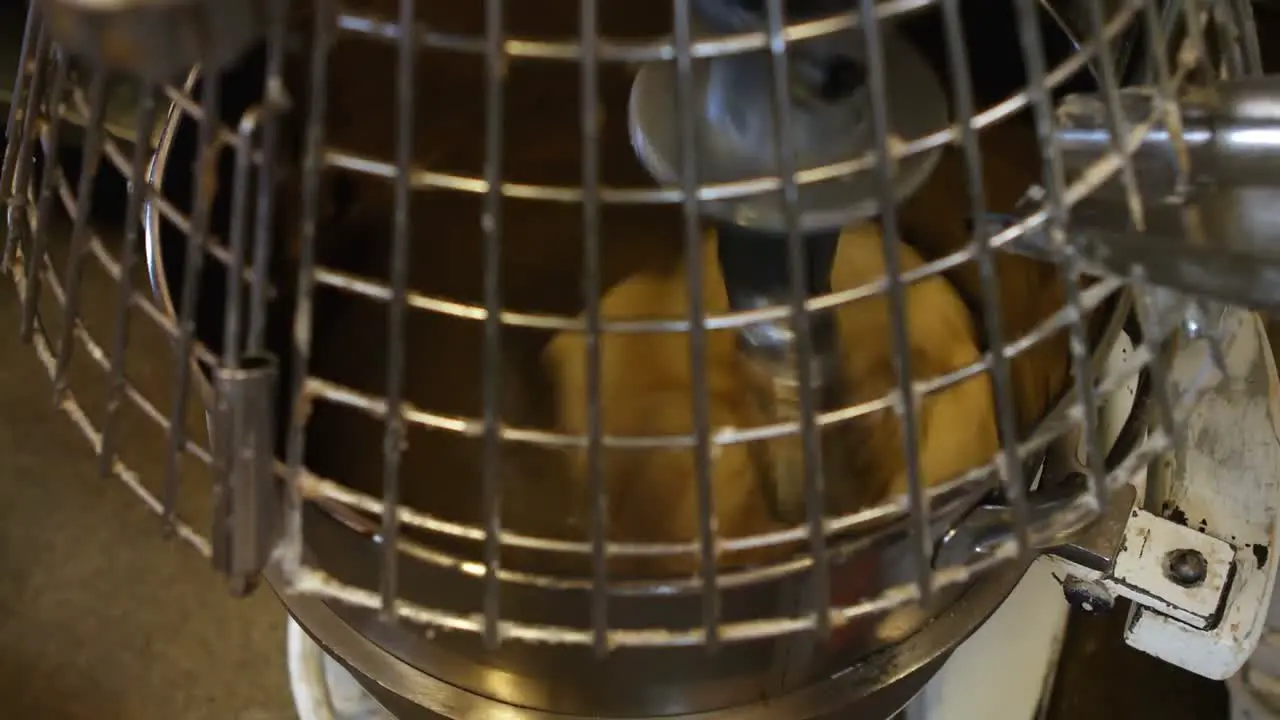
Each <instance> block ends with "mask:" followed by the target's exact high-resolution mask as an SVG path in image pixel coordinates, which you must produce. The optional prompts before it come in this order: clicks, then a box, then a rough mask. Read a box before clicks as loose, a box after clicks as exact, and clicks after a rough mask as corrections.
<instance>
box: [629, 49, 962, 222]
mask: <svg viewBox="0 0 1280 720" xmlns="http://www.w3.org/2000/svg"><path fill="white" fill-rule="evenodd" d="M881 41H882V45H883V52H884V59H883V65H884V72H885V75H886V79H885V87H886V89H887V92H888V95H889V97H888V100H887V105H886V107H887V109H888V131H889V133H888V134H889V136H890V139H891V144H892V146H893V147H892V148H891V150H892V151H893V155H892V159H891V161H890V162H891V163H892V176H893V187H894V194H895V197H896V198H897V199H902V198H905V197H907V196H908V195H910V194H911V193H912V192H914V191H915V190H916V189H917V188H919V187H920V185H921V184H922V183H923V182H924V181H925V179H926V178H927V177H928V176H929V173H930V172H931V171H932V170H933V168H934V166H935V165H936V164H937V162H938V158H939V155H940V153H941V148H939V147H934V148H931V149H927V150H923V151H920V152H913V153H907V152H905V151H904V148H905V146H906V143H907V141H908V140H912V139H915V138H918V137H921V136H924V135H927V134H928V133H930V132H932V131H933V130H934V129H936V128H938V127H940V126H942V125H945V124H946V121H947V104H946V99H945V98H946V94H945V93H944V92H943V90H942V86H941V85H940V83H939V81H938V78H937V76H936V75H935V74H934V73H933V71H932V70H930V68H929V66H928V64H927V63H926V62H925V60H924V58H923V57H922V56H921V55H920V53H919V51H917V50H916V49H915V48H914V47H912V46H911V45H910V44H908V43H907V42H905V41H904V40H902V39H901V38H900V37H898V36H897V35H896V34H895V33H893V32H892V31H891V30H890V29H887V28H886V29H885V30H883V31H882V33H881ZM867 52H868V50H867V47H866V43H865V42H864V40H863V38H862V35H861V33H859V32H857V31H852V30H851V31H845V32H841V33H838V34H834V35H828V36H823V37H820V38H816V39H813V40H806V41H804V42H801V43H796V44H794V45H793V46H792V47H791V48H790V49H789V50H788V55H789V57H790V58H791V59H790V61H789V62H788V63H787V65H788V69H787V75H788V80H789V81H788V82H786V83H785V85H784V87H786V88H788V94H787V97H786V99H785V101H784V102H785V103H786V104H787V106H788V113H787V114H788V116H789V117H788V120H787V127H786V128H785V129H783V128H775V127H774V124H775V122H776V121H775V116H776V113H775V99H774V96H773V93H774V88H773V87H772V84H771V82H770V76H771V64H772V63H771V58H770V55H769V54H768V53H766V52H752V53H742V54H736V55H727V56H723V57H716V58H709V59H705V60H702V59H697V60H694V62H693V68H692V71H693V72H692V83H691V85H692V88H691V90H692V95H693V108H692V113H693V117H694V123H695V133H696V142H695V148H696V150H695V152H696V153H697V159H696V163H697V175H698V179H699V182H700V183H702V184H703V185H704V186H710V185H725V186H730V187H726V188H724V190H722V191H716V192H715V193H714V196H712V197H706V198H705V199H701V200H700V203H699V205H700V209H701V211H702V212H703V213H705V214H706V215H707V216H709V217H712V218H715V219H716V220H719V221H723V222H729V223H733V224H735V225H740V226H742V227H747V228H751V229H755V230H762V231H772V232H779V233H782V232H786V229H787V222H788V221H787V208H788V205H789V202H788V201H787V200H785V199H784V197H783V195H784V192H783V188H782V183H781V182H780V181H779V180H777V176H778V172H777V162H778V159H777V158H776V157H775V152H774V149H773V148H774V147H775V142H774V138H775V136H776V135H777V134H778V133H780V132H784V133H786V135H787V137H788V142H789V143H790V144H791V146H792V147H793V148H794V154H795V173H794V174H795V176H796V184H797V186H798V187H797V192H798V197H797V199H796V202H795V204H794V208H795V210H796V213H797V219H796V223H797V224H798V226H799V228H800V230H801V231H803V232H808V231H817V230H827V229H830V228H838V227H843V226H846V225H849V224H850V223H853V222H856V221H858V220H864V219H866V218H869V217H872V216H873V215H875V214H876V213H878V212H879V211H880V205H881V203H880V199H879V196H878V184H877V180H876V175H875V173H873V172H871V169H872V167H873V166H874V164H875V160H874V159H873V158H872V156H871V151H872V148H873V147H874V142H875V138H874V132H873V128H872V121H871V116H870V112H871V96H870V93H869V90H868V88H867V86H866V84H865V83H864V82H861V79H862V78H863V77H864V76H865V72H866V65H867V60H868V58H867ZM678 82H679V79H678V78H677V71H676V68H675V64H674V63H670V62H660V63H651V64H649V65H647V66H646V67H644V68H643V69H642V70H641V71H640V73H639V74H638V75H637V76H636V81H635V84H634V85H633V87H632V92H631V103H630V111H629V112H630V116H629V123H630V131H631V142H632V144H633V145H634V147H635V149H636V153H637V154H638V156H639V158H640V161H641V163H643V164H644V166H645V168H646V169H647V170H648V171H649V172H650V173H651V174H652V175H653V176H654V177H655V178H657V180H658V181H659V182H661V183H663V184H670V185H678V184H679V182H680V172H679V168H680V164H679V163H680V155H679V150H678V148H679V143H680V142H681V141H680V132H681V122H680V117H679V116H678V115H677V114H676V113H675V112H673V110H672V105H671V98H672V97H673V96H674V95H675V93H676V92H677V87H676V86H677V83H678Z"/></svg>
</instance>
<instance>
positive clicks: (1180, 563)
mask: <svg viewBox="0 0 1280 720" xmlns="http://www.w3.org/2000/svg"><path fill="white" fill-rule="evenodd" d="M1164 573H1165V577H1167V578H1169V579H1170V580H1172V581H1173V582H1175V583H1177V584H1178V585H1181V586H1182V587H1195V586H1196V585H1199V584H1200V583H1202V582H1204V577H1205V575H1207V574H1208V573H1209V561H1208V560H1205V559H1204V554H1203V553H1201V552H1200V551H1199V550H1194V549H1192V548H1179V549H1177V550H1173V551H1171V552H1170V553H1169V554H1168V555H1166V556H1165V571H1164Z"/></svg>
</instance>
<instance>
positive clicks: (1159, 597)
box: [1055, 506, 1236, 629]
mask: <svg viewBox="0 0 1280 720" xmlns="http://www.w3.org/2000/svg"><path fill="white" fill-rule="evenodd" d="M1120 507H1122V508H1123V506H1120ZM1126 514H1127V521H1126V522H1125V524H1124V530H1123V534H1122V535H1121V537H1120V542H1119V544H1118V546H1117V547H1115V551H1116V552H1115V554H1114V556H1112V557H1111V558H1110V562H1109V567H1106V568H1102V569H1098V568H1096V567H1094V566H1092V564H1089V565H1084V564H1080V563H1077V562H1070V561H1066V560H1065V558H1066V557H1071V556H1072V555H1075V556H1077V557H1078V555H1079V553H1078V551H1079V549H1080V548H1081V545H1082V544H1081V543H1072V544H1071V545H1069V546H1067V547H1066V548H1064V549H1063V550H1065V551H1066V552H1065V553H1063V552H1058V551H1055V553H1056V554H1057V555H1058V557H1059V558H1061V559H1063V561H1064V562H1063V567H1062V574H1061V575H1060V576H1059V581H1060V582H1062V583H1063V587H1064V589H1067V588H1068V586H1071V585H1076V584H1079V583H1081V582H1086V583H1090V584H1092V585H1094V586H1095V587H1100V588H1101V589H1102V590H1104V591H1105V593H1103V594H1105V595H1109V596H1111V597H1122V598H1126V599H1128V600H1129V601H1131V602H1133V603H1136V604H1137V605H1140V606H1142V607H1145V608H1150V609H1151V610H1154V611H1156V612H1159V613H1162V614H1164V615H1166V616H1168V617H1171V618H1175V619H1177V620H1179V621H1181V622H1184V623H1186V624H1187V625H1190V626H1191V627H1195V628H1200V629H1207V628H1211V627H1213V626H1214V625H1215V624H1216V623H1217V621H1218V619H1219V613H1220V612H1221V610H1222V604H1223V598H1224V597H1225V595H1226V592H1227V588H1228V587H1229V585H1230V580H1231V576H1232V574H1233V572H1232V563H1233V562H1234V561H1235V556H1236V550H1235V548H1233V547H1232V546H1231V545H1229V544H1228V543H1226V542H1223V541H1222V540H1219V539H1217V538H1214V537H1211V536H1209V535H1205V534H1204V533H1202V532H1199V531H1197V530H1193V529H1191V528H1188V527H1184V526H1182V525H1179V524H1178V523H1176V522H1173V521H1172V520H1166V519H1164V518H1162V517H1159V516H1157V515H1153V514H1151V513H1149V512H1147V511H1145V510H1141V509H1138V508H1136V507H1130V508H1129V509H1128V510H1127V513H1126ZM1094 550H1095V553H1096V554H1097V556H1099V557H1101V556H1102V555H1103V553H1102V552H1097V550H1098V549H1097V548H1095V549H1094Z"/></svg>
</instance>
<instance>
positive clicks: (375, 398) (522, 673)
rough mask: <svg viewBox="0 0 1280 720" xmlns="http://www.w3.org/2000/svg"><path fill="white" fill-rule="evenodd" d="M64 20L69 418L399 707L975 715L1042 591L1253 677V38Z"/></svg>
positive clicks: (31, 170) (854, 9)
mask: <svg viewBox="0 0 1280 720" xmlns="http://www.w3.org/2000/svg"><path fill="white" fill-rule="evenodd" d="M27 23H28V26H27V30H26V35H25V40H24V46H23V51H22V59H21V63H20V71H19V76H18V79H17V83H16V88H15V92H14V95H13V98H14V99H13V102H12V105H11V108H10V110H9V118H8V120H9V121H8V125H7V135H6V138H7V144H6V150H5V155H4V165H3V175H2V176H0V199H3V200H4V202H5V203H6V209H7V226H6V230H7V232H6V236H5V244H4V253H5V254H4V260H5V262H6V268H7V272H8V274H9V276H10V277H11V278H12V279H13V280H14V281H15V284H16V287H17V289H18V292H19V294H20V296H21V297H22V300H23V310H24V312H23V317H22V327H21V332H23V333H24V337H26V338H28V339H29V340H30V341H31V343H32V346H33V347H34V349H35V351H36V352H37V353H38V354H39V355H40V357H41V359H42V360H43V361H44V362H45V364H46V366H47V367H48V368H49V372H50V375H51V378H52V379H53V386H54V391H55V396H56V399H57V401H58V402H59V403H61V405H62V407H63V408H64V409H65V410H66V411H67V412H68V413H69V414H70V415H71V417H72V418H73V419H74V420H75V421H76V422H77V424H79V425H80V426H81V428H82V429H83V430H84V431H85V434H86V436H87V437H88V438H89V439H90V441H91V442H92V443H93V444H94V447H95V449H96V450H97V452H98V454H99V457H100V460H101V470H102V472H103V473H104V474H112V475H115V476H117V477H119V478H120V479H121V480H123V481H124V482H125V483H126V484H127V485H129V486H130V487H131V488H132V489H133V491H134V492H136V493H137V494H138V495H139V496H140V497H142V498H143V499H144V500H145V501H146V502H147V503H148V504H149V505H150V506H151V507H153V508H154V509H155V510H156V512H157V513H158V514H159V515H160V516H161V517H162V519H163V524H164V527H165V528H166V529H167V530H168V531H170V532H173V533H175V534H176V535H178V536H180V537H182V538H183V539H185V540H186V541H187V542H189V543H190V544H191V545H192V546H193V547H194V548H195V549H196V550H198V551H199V552H201V553H202V554H204V555H206V556H208V557H209V558H211V560H212V562H213V564H214V566H215V567H216V569H217V570H218V571H220V572H222V573H224V574H225V575H226V577H227V579H228V582H229V585H230V588H231V591H232V592H234V593H237V594H245V593H249V592H253V591H254V590H255V589H256V588H257V587H258V586H259V585H260V584H261V581H262V580H263V579H265V580H266V581H267V583H268V584H269V585H270V586H271V587H272V588H273V589H274V590H275V591H276V593H277V594H278V595H279V597H280V599H281V601H282V602H283V603H284V605H285V606H286V607H287V608H288V610H289V612H290V613H291V615H292V617H293V619H294V621H295V622H296V628H297V629H300V631H299V632H297V633H296V635H295V636H294V637H293V638H292V639H291V644H293V645H295V646H296V647H298V648H301V649H299V650H298V652H299V657H301V653H303V651H304V650H305V648H304V643H306V642H308V641H307V640H306V639H305V638H304V637H303V634H302V631H305V633H306V635H307V636H309V638H311V639H312V640H313V641H314V645H307V646H306V647H311V648H313V649H314V648H316V647H318V648H323V651H324V653H325V655H327V656H328V657H329V658H330V659H331V660H333V661H336V662H337V663H338V664H340V665H341V666H342V668H343V672H344V673H345V677H346V678H349V679H350V678H354V680H355V681H356V682H358V683H359V684H360V685H361V686H362V687H363V689H364V691H365V692H366V693H367V694H368V695H369V696H370V697H373V698H376V701H377V702H378V703H379V704H381V705H382V706H383V707H384V708H385V710H386V711H387V712H388V713H390V714H392V715H393V716H394V717H398V718H402V719H405V720H407V719H408V718H416V717H450V718H463V717H483V718H497V717H504V718H505V717H510V718H556V717H576V716H583V717H610V718H623V717H632V718H639V717H672V718H677V717H681V718H725V719H726V720H727V719H729V718H765V717H768V718H819V717H833V718H834V717H850V716H851V715H854V714H856V715H857V716H858V717H872V718H875V717H885V718H887V717H891V716H893V715H895V714H896V713H899V712H902V711H903V709H904V708H906V707H907V706H908V704H909V703H912V701H913V699H915V702H914V704H913V705H912V706H911V708H908V709H907V710H906V711H905V712H908V713H916V712H923V713H926V714H927V716H928V717H930V718H940V717H952V718H958V717H969V716H978V717H981V716H983V715H982V713H981V712H979V711H978V710H974V709H972V708H971V709H970V710H966V711H963V712H962V711H959V710H957V709H956V708H959V707H960V706H961V705H963V703H964V701H963V700H961V699H957V697H956V696H955V694H954V692H953V691H952V690H948V689H947V688H948V687H952V688H953V689H954V686H956V685H957V684H963V683H964V682H965V681H964V680H963V677H965V673H966V672H981V670H980V668H981V664H982V662H983V657H982V652H980V651H978V650H970V648H976V647H979V645H980V643H981V642H986V641H984V640H983V637H984V633H986V632H988V631H991V628H993V627H997V626H998V627H1001V628H1005V627H1009V625H1008V623H1010V622H1012V623H1014V626H1015V627H1016V626H1017V625H1018V622H1019V621H1018V620H1017V619H1016V618H1015V619H1014V620H1009V617H1010V616H1009V615H1008V614H1009V613H1010V612H1013V610H1010V609H1009V608H1015V609H1016V607H1024V609H1025V607H1026V603H1027V602H1029V601H1027V600H1026V599H1025V598H1026V597H1028V595H1027V592H1029V591H1027V592H1024V591H1025V590H1026V589H1027V588H1031V587H1032V586H1035V587H1039V588H1043V587H1045V583H1048V587H1050V588H1051V589H1052V592H1053V594H1054V595H1055V596H1059V597H1063V596H1064V597H1065V598H1066V599H1067V600H1068V601H1069V602H1071V603H1072V604H1073V605H1075V606H1078V607H1081V608H1086V609H1089V610H1105V609H1109V608H1110V607H1111V606H1112V605H1113V604H1114V603H1115V601H1116V599H1117V598H1124V599H1127V600H1128V601H1129V603H1130V605H1131V607H1132V610H1131V618H1130V620H1129V622H1128V624H1127V626H1126V631H1125V634H1126V640H1127V641H1128V642H1129V644H1131V645H1133V646H1135V647H1138V648H1140V649H1142V650H1144V651H1146V652H1148V653H1151V654H1153V655H1156V656H1157V657H1160V658H1162V659H1164V660H1166V661H1168V662H1171V663H1174V664H1177V665H1180V666H1182V667H1185V668H1187V669H1189V670H1191V671H1194V672H1197V673H1200V674H1202V675H1205V676H1208V677H1217V678H1225V677H1227V676H1229V675H1232V674H1233V673H1235V672H1236V671H1237V670H1238V669H1239V668H1240V667H1241V666H1242V665H1243V663H1244V662H1245V660H1246V658H1248V656H1249V654H1250V653H1251V652H1252V650H1253V648H1254V646H1256V645H1257V643H1258V639H1259V637H1260V636H1261V634H1262V633H1263V626H1264V620H1265V616H1266V608H1267V607H1268V605H1269V603H1270V598H1271V588H1272V585H1273V581H1274V578H1275V574H1276V562H1277V560H1276V557H1275V555H1276V554H1275V553H1273V552H1271V549H1272V548H1273V547H1274V544H1275V541H1276V513H1275V508H1276V505H1277V497H1278V496H1280V484H1278V482H1277V478H1276V473H1275V468H1277V467H1280V439H1278V438H1280V436H1278V435H1277V424H1276V423H1277V417H1278V416H1280V408H1278V407H1277V406H1276V402H1277V400H1276V398H1277V395H1276V370H1275V364H1274V359H1273V358H1272V357H1271V354H1270V349H1269V347H1268V344H1267V338H1266V334H1265V332H1264V331H1263V329H1262V323H1261V321H1260V319H1259V317H1258V316H1257V315H1256V314H1255V311H1256V310H1266V309H1270V308H1272V307H1274V306H1275V305H1276V303H1277V301H1280V280H1277V279H1275V276H1276V273H1277V268H1280V264H1278V261H1280V254H1278V253H1277V252H1276V251H1275V250H1274V247H1273V246H1275V245H1276V242H1275V241H1274V238H1275V237H1280V235H1277V234H1276V232H1274V230H1273V225H1274V220H1273V219H1272V214H1271V213H1270V212H1269V206H1270V204H1271V203H1272V201H1273V197H1280V196H1276V195H1275V192H1274V189H1273V188H1274V187H1275V185H1276V183H1277V179H1278V178H1280V173H1277V172H1275V170H1276V168H1277V167H1280V159H1278V158H1280V156H1278V155H1277V150H1276V147H1277V145H1276V143H1274V138H1275V137H1276V136H1277V135H1278V134H1280V82H1277V81H1276V80H1275V79H1273V78H1267V77H1264V76H1262V74H1261V60H1260V51H1259V44H1258V42H1259V41H1258V35H1257V32H1256V29H1255V27H1254V22H1253V14H1252V9H1251V6H1250V5H1249V3H1247V2H1245V1H1244V0H1215V1H1213V2H1203V3H1202V2H1192V0H1181V1H1180V2H1163V1H1159V0H1096V1H1093V2H1090V1H1087V0H1085V1H1082V2H1072V1H1070V0H1063V1H1061V2H1058V1H1056V0H1045V1H1044V2H1037V1H1036V0H1008V1H1005V0H965V2H960V0H936V1H927V0H921V1H917V0H886V1H884V2H873V1H872V0H863V1H861V2H857V3H855V2H852V0H846V1H844V2H837V1H836V0H765V1H754V2H753V1H752V0H674V1H673V2H671V3H660V2H648V1H641V0H580V2H569V0H546V1H545V2H538V3H533V2H529V1H528V0H523V1H522V0H511V1H510V2H502V1H501V0H486V2H475V3H464V2H455V3H449V2H433V1H431V0H418V1H417V2H415V1H414V0H398V1H397V2H391V1H390V0H351V1H349V2H340V1H339V0H307V1H303V0H292V1H290V0H218V1H215V0H165V1H157V0H93V1H92V2H91V1H89V0H35V1H33V2H32V4H31V5H30V8H29V10H28V15H27ZM126 91H127V92H129V93H131V94H132V95H133V96H135V97H137V98H138V100H137V109H136V112H135V113H133V115H134V116H135V117H134V120H133V129H132V131H131V132H127V133H123V132H119V131H113V130H112V129H111V127H110V126H109V124H108V123H107V122H106V120H105V118H106V114H107V108H108V107H109V106H110V105H111V102H112V99H113V98H114V97H116V96H117V95H118V94H119V93H121V92H126ZM75 127H82V128H83V129H84V131H83V138H82V142H81V144H80V146H79V148H78V149H68V147H67V139H68V138H69V137H70V135H71V134H72V129H73V128H75ZM104 178H107V180H106V184H105V185H104ZM112 182H114V183H116V184H115V185H114V186H113V185H112V184H111V183H112ZM104 188H105V189H104ZM112 192H115V193H119V194H118V195H111V193H112ZM59 227H65V228H66V234H67V235H68V237H69V240H67V241H66V242H61V241H60V240H59V239H58V238H59V232H58V230H57V228H59ZM141 332H151V333H159V334H161V335H162V336H165V338H166V340H167V342H168V347H170V348H171V349H172V356H171V357H165V358H155V357H138V356H137V353H136V352H131V349H132V348H134V347H135V345H134V343H132V342H131V338H133V337H134V336H135V335H136V334H137V333H141ZM143 457H150V458H156V457H160V458H163V462H162V463H161V467H160V468H159V469H158V471H156V472H154V473H150V474H140V473H137V472H135V471H134V470H133V469H132V468H133V467H134V466H135V465H136V464H137V459H138V458H143ZM1029 568H1030V571H1029V570H1028V569H1029ZM1037 583H1038V585H1037ZM1015 587H1017V588H1019V590H1018V591H1017V592H1015ZM1011 593H1013V599H1012V600H1008V601H1006V599H1007V598H1010V594H1011ZM1019 598H1022V599H1019ZM1030 602H1032V605H1031V606H1030V607H1033V608H1034V605H1035V603H1036V602H1040V601H1034V600H1033V601H1030ZM1059 604H1061V603H1059ZM993 613H994V615H993ZM1049 615H1052V616H1053V617H1054V618H1057V619H1058V620H1055V621H1054V622H1058V623H1059V625H1060V622H1059V621H1060V620H1061V618H1062V617H1063V612H1062V611H1060V610H1054V611H1053V612H1052V613H1049ZM1035 622H1039V621H1035ZM1001 623H1004V624H1003V625H1002V624H1001ZM1050 625H1053V622H1048V623H1047V624H1046V627H1048V626H1050ZM1024 630H1025V632H1027V633H1028V635H1030V634H1032V633H1031V630H1029V629H1025V628H1024ZM1059 631H1060V628H1058V629H1057V630H1055V629H1054V628H1052V627H1050V628H1049V634H1050V635H1052V634H1053V633H1054V632H1059ZM975 632H976V633H977V635H975ZM997 632H999V631H997ZM1004 632H1007V630H1006V631H1004ZM971 636H973V639H972V640H969V639H970V638H971ZM966 640H969V642H968V643H966ZM975 643H978V644H975ZM1051 644H1052V643H1051V642H1050V641H1046V643H1045V645H1046V647H1047V646H1048V645H1051ZM1041 654H1042V655H1043V656H1044V657H1041V658H1040V659H1039V660H1037V661H1035V662H1031V661H1029V660H1027V661H1023V660H1014V661H1012V662H1013V664H1017V665H1025V666H1026V667H1027V668H1028V669H1029V672H1030V673H1031V674H1032V675H1033V676H1034V675H1036V674H1039V675H1045V674H1048V675H1050V676H1051V674H1052V673H1051V672H1048V670H1047V668H1051V667H1052V665H1053V658H1052V653H1051V652H1049V651H1045V652H1043V653H1041ZM312 657H313V658H314V657H316V655H315V654H314V653H313V654H312ZM966 668H967V669H968V670H966ZM973 668H979V669H978V670H973ZM299 672H304V671H302V670H299ZM305 673H309V675H308V677H313V679H315V678H320V676H321V675H323V673H318V671H316V670H315V667H314V666H311V669H310V670H306V671H305ZM956 678H960V679H956ZM1040 679H1041V680H1042V679H1043V678H1040ZM931 681H932V682H931ZM317 682H321V680H319V679H317ZM306 684H307V683H302V685H306ZM926 685H928V689H925V688H926ZM922 690H923V691H922ZM949 693H950V694H949ZM304 704H305V703H302V702H301V701H300V706H301V705H304ZM974 707H976V706H974ZM939 708H943V709H939ZM946 708H950V709H949V710H948V709H946ZM965 712H969V713H970V714H969V715H965V714H964V713H965ZM1011 712H1012V714H1011V715H1009V716H1010V717H1030V716H1031V715H1030V713H1032V712H1034V708H1032V709H1028V710H1026V711H1025V712H1023V714H1022V715H1019V714H1018V713H1019V712H1022V711H1019V710H1016V709H1015V710H1014V711H1011ZM957 713H958V714H957ZM988 716H989V715H988Z"/></svg>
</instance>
